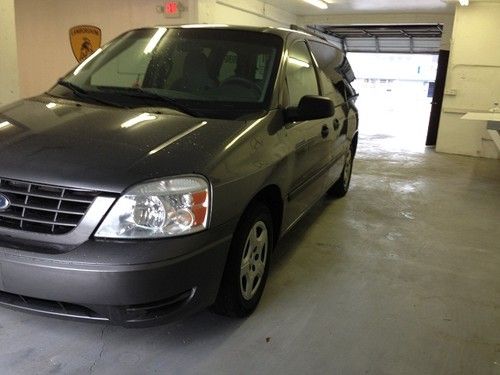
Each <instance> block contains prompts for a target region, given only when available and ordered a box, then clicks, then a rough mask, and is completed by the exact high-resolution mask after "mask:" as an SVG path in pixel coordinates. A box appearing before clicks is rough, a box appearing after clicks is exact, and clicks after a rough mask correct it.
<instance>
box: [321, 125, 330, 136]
mask: <svg viewBox="0 0 500 375" xmlns="http://www.w3.org/2000/svg"><path fill="white" fill-rule="evenodd" d="M328 134H330V129H328V126H326V125H323V127H322V128H321V137H322V138H326V137H328Z"/></svg>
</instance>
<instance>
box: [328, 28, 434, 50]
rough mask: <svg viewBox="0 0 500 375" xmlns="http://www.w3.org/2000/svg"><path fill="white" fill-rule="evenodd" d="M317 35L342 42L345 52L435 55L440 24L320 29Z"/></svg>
mask: <svg viewBox="0 0 500 375" xmlns="http://www.w3.org/2000/svg"><path fill="white" fill-rule="evenodd" d="M321 32H323V33H325V34H327V35H329V36H332V37H334V38H338V39H339V40H340V41H342V43H343V46H344V49H345V50H346V51H347V52H375V53H376V52H385V53H425V54H437V53H439V49H440V46H441V36H442V34H443V28H442V25H367V26H321Z"/></svg>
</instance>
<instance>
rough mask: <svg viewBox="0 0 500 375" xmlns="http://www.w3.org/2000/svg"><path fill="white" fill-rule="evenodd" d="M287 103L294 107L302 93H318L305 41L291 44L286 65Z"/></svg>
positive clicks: (314, 73)
mask: <svg viewBox="0 0 500 375" xmlns="http://www.w3.org/2000/svg"><path fill="white" fill-rule="evenodd" d="M286 80H287V84H288V98H289V105H290V106H292V107H296V106H298V105H299V101H300V99H301V98H302V97H303V96H304V95H318V94H319V89H318V81H317V78H316V72H315V70H314V65H313V62H312V57H311V54H310V53H309V49H308V48H307V46H306V44H305V42H297V43H295V44H293V45H292V46H291V47H290V49H289V51H288V61H287V65H286Z"/></svg>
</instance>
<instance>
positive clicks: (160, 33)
mask: <svg viewBox="0 0 500 375" xmlns="http://www.w3.org/2000/svg"><path fill="white" fill-rule="evenodd" d="M166 32H167V28H166V27H160V28H159V29H158V30H157V31H156V33H155V35H153V37H152V38H151V40H150V41H149V43H148V45H147V46H146V48H144V53H145V54H146V55H147V54H149V53H151V52H153V50H154V49H155V48H156V46H157V45H158V43H159V42H160V39H161V38H162V36H163V35H165V33H166Z"/></svg>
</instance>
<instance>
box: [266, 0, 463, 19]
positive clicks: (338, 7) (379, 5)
mask: <svg viewBox="0 0 500 375" xmlns="http://www.w3.org/2000/svg"><path fill="white" fill-rule="evenodd" d="M263 1H264V2H265V3H268V4H271V5H274V6H277V7H279V8H282V9H287V10H288V11H289V12H291V13H294V14H297V15H299V16H311V15H319V14H322V15H324V14H350V13H398V12H399V13H403V12H412V13H431V12H432V13H453V12H454V9H455V4H453V3H450V2H448V3H445V2H444V1H442V0H329V1H326V2H329V3H331V4H328V9H325V10H322V9H319V8H316V7H315V6H312V5H310V4H308V3H306V2H304V1H303V0H263Z"/></svg>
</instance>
